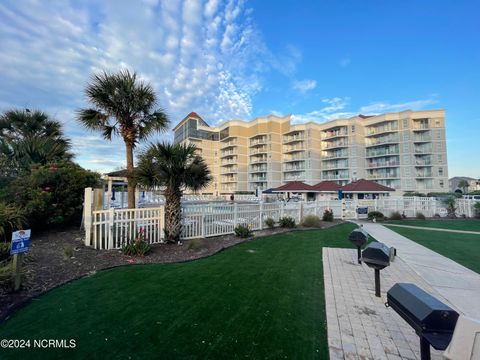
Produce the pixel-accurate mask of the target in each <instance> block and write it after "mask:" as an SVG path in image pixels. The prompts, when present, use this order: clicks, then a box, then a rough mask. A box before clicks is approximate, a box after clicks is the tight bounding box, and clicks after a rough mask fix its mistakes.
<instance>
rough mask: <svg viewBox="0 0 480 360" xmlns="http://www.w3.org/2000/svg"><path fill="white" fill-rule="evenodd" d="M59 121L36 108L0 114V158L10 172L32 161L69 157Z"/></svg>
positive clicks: (27, 165)
mask: <svg viewBox="0 0 480 360" xmlns="http://www.w3.org/2000/svg"><path fill="white" fill-rule="evenodd" d="M70 148H71V145H70V140H68V139H67V138H66V137H65V135H64V133H63V130H62V124H61V123H60V122H58V121H56V120H52V119H50V118H49V116H48V115H47V114H46V113H44V112H42V111H38V110H34V111H30V110H28V109H26V110H18V109H16V110H10V111H7V112H5V113H4V114H2V115H1V116H0V158H1V159H2V164H4V163H5V164H6V165H7V166H8V169H9V172H10V173H11V174H4V172H5V171H6V170H5V171H2V174H3V175H15V174H16V173H18V171H20V170H28V169H29V168H30V167H31V165H33V164H42V165H45V164H47V163H49V162H54V161H61V160H71V158H72V157H73V155H72V154H71V152H70Z"/></svg>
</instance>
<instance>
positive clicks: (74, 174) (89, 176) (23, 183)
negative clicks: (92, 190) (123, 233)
mask: <svg viewBox="0 0 480 360" xmlns="http://www.w3.org/2000/svg"><path fill="white" fill-rule="evenodd" d="M97 183H98V174H96V173H94V172H91V171H89V170H85V169H83V168H82V167H80V166H79V165H77V164H75V163H72V162H62V163H59V164H50V165H45V166H36V167H35V168H32V170H31V172H30V173H29V174H25V175H24V176H22V177H18V178H17V179H16V180H15V181H13V182H12V183H11V184H10V189H9V193H10V198H11V199H13V203H14V204H15V206H17V207H19V208H21V209H24V212H25V217H26V218H27V220H28V222H29V224H30V226H31V227H32V228H37V229H41V228H49V227H51V226H52V225H61V224H68V223H72V222H73V221H75V220H80V219H81V214H82V205H83V196H84V189H85V188H86V187H94V186H96V184H97Z"/></svg>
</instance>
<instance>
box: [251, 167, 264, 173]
mask: <svg viewBox="0 0 480 360" xmlns="http://www.w3.org/2000/svg"><path fill="white" fill-rule="evenodd" d="M265 171H267V167H266V166H251V167H250V172H251V173H256V172H265Z"/></svg>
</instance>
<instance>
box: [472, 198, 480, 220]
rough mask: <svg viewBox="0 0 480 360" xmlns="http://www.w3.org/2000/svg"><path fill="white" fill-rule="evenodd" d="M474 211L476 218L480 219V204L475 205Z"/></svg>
mask: <svg viewBox="0 0 480 360" xmlns="http://www.w3.org/2000/svg"><path fill="white" fill-rule="evenodd" d="M473 211H474V212H475V217H476V218H477V219H480V202H477V203H475V205H473Z"/></svg>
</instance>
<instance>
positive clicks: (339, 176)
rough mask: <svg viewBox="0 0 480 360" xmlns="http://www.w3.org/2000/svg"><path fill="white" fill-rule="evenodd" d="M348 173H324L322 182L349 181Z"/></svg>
mask: <svg viewBox="0 0 480 360" xmlns="http://www.w3.org/2000/svg"><path fill="white" fill-rule="evenodd" d="M348 179H349V174H348V171H342V172H337V171H322V180H348Z"/></svg>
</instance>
